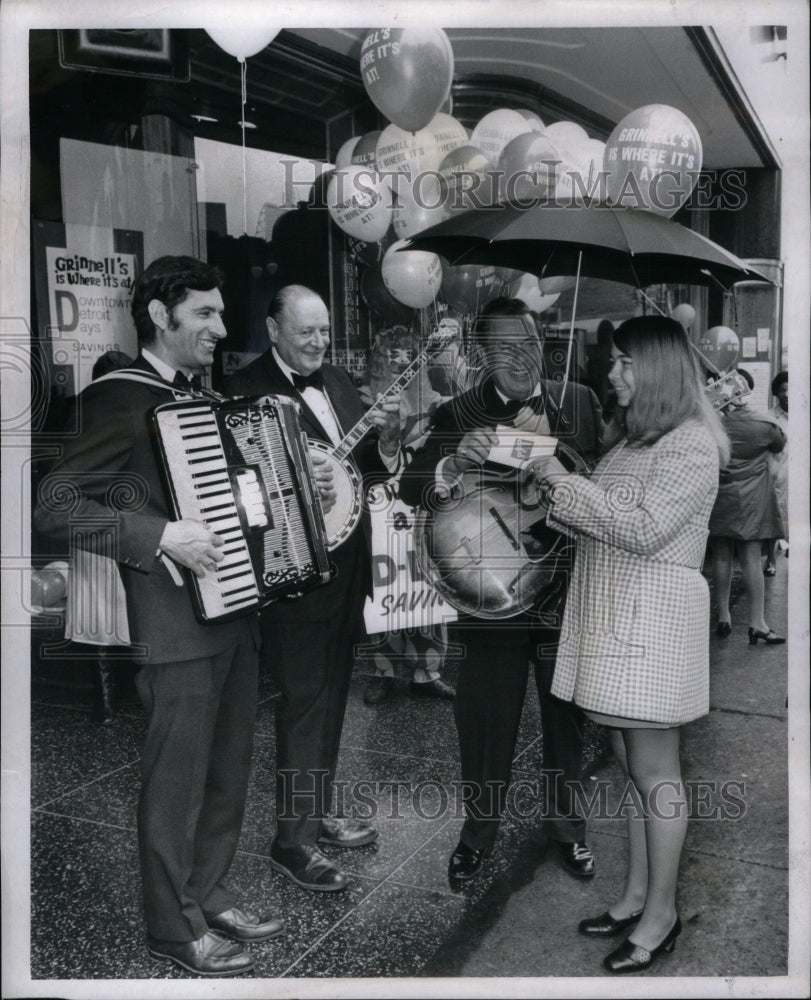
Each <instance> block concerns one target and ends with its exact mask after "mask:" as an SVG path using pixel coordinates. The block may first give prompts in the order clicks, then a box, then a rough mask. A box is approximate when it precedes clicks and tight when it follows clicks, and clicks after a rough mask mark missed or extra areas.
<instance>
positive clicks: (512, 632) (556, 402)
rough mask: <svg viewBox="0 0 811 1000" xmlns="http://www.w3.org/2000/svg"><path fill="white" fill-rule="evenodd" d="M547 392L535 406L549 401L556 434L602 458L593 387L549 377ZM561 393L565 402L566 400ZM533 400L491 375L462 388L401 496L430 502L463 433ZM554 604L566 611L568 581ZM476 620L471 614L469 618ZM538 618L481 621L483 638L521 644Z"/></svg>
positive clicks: (441, 411)
mask: <svg viewBox="0 0 811 1000" xmlns="http://www.w3.org/2000/svg"><path fill="white" fill-rule="evenodd" d="M541 390H542V392H541V396H539V397H536V398H535V399H534V400H533V401H532V406H533V409H535V410H536V412H541V411H542V409H543V401H544V400H545V401H546V414H547V419H548V421H549V428H550V433H551V434H553V435H554V436H556V437H557V438H559V439H560V440H561V441H562V442H564V443H565V444H567V445H568V446H570V447H571V448H572V449H573V450H574V451H575V452H576V453H577V455H578V456H579V457H580V458H581V459H583V460H584V461H585V462H588V463H591V462H594V461H596V459H597V457H598V455H599V452H600V443H601V439H602V433H603V423H602V418H601V410H600V404H599V401H598V400H597V397H596V396H595V395H594V393H593V392H592V391H591V389H589V388H588V387H587V386H584V385H579V384H577V383H571V382H570V383H569V384H568V386H567V388H566V391H565V394H564V393H563V386H562V383H560V382H552V381H543V382H542V384H541ZM561 397H562V398H563V402H562V404H561ZM526 405H527V403H525V402H520V403H519V402H517V401H516V402H515V403H513V404H506V405H505V404H504V403H503V402H502V401H501V399H500V397H499V396H498V395H497V394H496V391H495V387H494V385H493V383H492V381H491V380H489V379H486V380H485V381H484V382H482V383H481V385H478V386H475V387H474V388H473V389H470V390H468V391H467V392H465V393H462V395H460V396H456V397H455V398H453V399H451V400H449V401H448V402H447V403H443V404H442V405H441V406H440V407H438V408H437V410H436V412H435V414H434V418H433V421H432V425H431V431H430V433H429V436H428V438H427V440H426V441H425V443H424V444H423V446H422V447H421V448H420V449H419V450H418V451H417V452H416V453H415V454H414V458H413V460H412V462H411V463H410V464H409V465H408V466H407V468H406V470H405V472H404V473H403V475H402V476H401V477H400V499H401V500H403V501H404V502H405V503H407V504H409V505H411V506H414V507H416V506H421V505H423V506H424V505H426V504H430V502H431V498H432V495H433V487H434V484H435V472H436V467H437V465H438V464H439V462H440V461H441V460H442V459H443V458H445V457H446V456H448V455H450V454H452V453H453V452H455V451H456V447H457V445H458V444H459V441H460V440H461V439H462V437H463V436H464V435H465V434H466V433H467V432H468V431H471V430H474V429H476V428H480V427H489V428H494V427H496V426H498V425H499V424H504V423H509V421H510V420H511V419H512V417H514V416H515V414H516V413H517V412H518V411H519V410H520V409H521V408H522V407H524V406H526ZM555 595H556V596H555V599H554V601H553V602H552V603H549V602H548V601H547V603H546V605H545V606H544V608H543V610H544V613H545V614H554V613H556V614H558V616H560V615H561V614H562V611H563V601H564V599H565V581H564V580H563V579H562V578H561V581H560V586H559V587H558V588H557V589H556V591H555ZM462 621H465V622H470V621H471V619H469V618H463V619H462ZM537 624H538V620H537V617H536V616H535V615H533V614H532V613H525V614H522V615H518V616H516V617H513V618H510V619H503V620H501V621H500V622H496V623H492V622H490V624H488V625H487V626H486V627H484V626H477V630H478V632H479V634H480V637H481V639H482V641H488V642H496V641H498V642H500V643H509V644H513V643H516V644H517V643H521V642H524V641H526V630H525V626H526V627H535V626H536V625H537Z"/></svg>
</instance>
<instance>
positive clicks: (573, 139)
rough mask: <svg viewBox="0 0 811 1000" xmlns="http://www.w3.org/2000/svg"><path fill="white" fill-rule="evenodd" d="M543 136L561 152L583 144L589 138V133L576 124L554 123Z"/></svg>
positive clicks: (544, 131) (547, 127)
mask: <svg viewBox="0 0 811 1000" xmlns="http://www.w3.org/2000/svg"><path fill="white" fill-rule="evenodd" d="M543 134H544V135H545V136H546V138H547V139H548V140H549V141H550V142H554V143H555V145H556V146H557V147H558V149H561V150H563V149H566V148H567V147H568V146H576V145H578V144H579V143H583V142H585V141H586V140H587V139H588V137H589V134H588V132H587V131H586V130H585V129H584V128H583V127H582V126H581V125H577V124H575V122H553V123H552V124H551V125H547V126H546V128H545V129H544V130H543Z"/></svg>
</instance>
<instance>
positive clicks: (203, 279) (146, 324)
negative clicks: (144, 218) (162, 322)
mask: <svg viewBox="0 0 811 1000" xmlns="http://www.w3.org/2000/svg"><path fill="white" fill-rule="evenodd" d="M222 286H223V274H222V271H220V269H219V268H218V267H213V266H212V265H211V264H207V263H206V262H205V261H202V260H198V259H197V258H196V257H183V256H178V257H173V256H165V257H158V258H157V259H156V260H153V261H152V263H151V264H150V265H149V267H148V268H147V269H146V270H145V271H144V273H143V274H142V275H141V277H140V278H139V279H138V283H137V284H136V286H135V292H134V293H133V296H132V306H131V312H132V318H133V321H134V322H135V329H136V331H137V333H138V343H139V345H140V346H141V347H148V346H149V345H150V344H152V343H154V341H155V324H154V323H153V322H152V317H151V316H150V315H149V303H150V302H151V301H152V300H153V299H157V300H158V301H159V302H162V303H163V304H164V305H165V306H166V309H167V311H168V312H169V313H171V312H172V310H173V309H174V308H175V306H177V305H180V303H181V302H183V301H184V300H185V299H186V297H187V296H188V294H189V292H190V291H195V292H210V291H211V290H212V289H213V288H219V289H221V288H222Z"/></svg>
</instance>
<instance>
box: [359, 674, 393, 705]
mask: <svg viewBox="0 0 811 1000" xmlns="http://www.w3.org/2000/svg"><path fill="white" fill-rule="evenodd" d="M393 688H394V678H393V677H389V676H388V675H386V674H380V675H379V676H375V677H372V679H371V680H370V681H369V683H368V684H367V685H366V690H365V691H364V692H363V701H364V704H366V705H379V704H380V703H381V702H384V701H386V699H387V698H388V697H389V696H390V695H391V692H392V690H393Z"/></svg>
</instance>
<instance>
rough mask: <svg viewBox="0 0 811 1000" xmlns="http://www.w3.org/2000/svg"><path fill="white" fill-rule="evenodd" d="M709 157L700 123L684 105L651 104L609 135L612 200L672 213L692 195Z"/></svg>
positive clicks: (607, 156) (607, 157)
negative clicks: (691, 117) (679, 108)
mask: <svg viewBox="0 0 811 1000" xmlns="http://www.w3.org/2000/svg"><path fill="white" fill-rule="evenodd" d="M702 162H703V152H702V148H701V138H700V136H699V134H698V130H697V129H696V127H695V125H694V124H693V123H692V122H691V121H690V119H689V118H688V117H687V115H685V114H683V113H682V112H681V111H679V110H678V108H672V107H670V106H669V105H667V104H646V105H645V106H644V107H641V108H637V109H636V110H635V111H632V112H630V114H627V115H626V116H625V117H624V118H623V119H622V121H620V122H619V123H618V124H617V127H616V128H615V129H614V131H613V132H612V133H611V135H610V136H609V137H608V141H607V142H606V145H605V158H604V161H603V163H604V168H605V170H607V171H608V200H609V202H610V203H611V204H614V205H622V206H625V207H626V208H644V209H647V210H648V211H649V212H654V213H655V214H656V215H663V216H665V217H666V218H670V216H671V215H674V214H675V213H676V212H677V211H678V210H679V209H680V208H681V206H682V205H683V204H684V203H685V202H686V201H687V199H688V198H689V197H690V193H691V192H692V190H693V188H694V187H695V184H696V181H697V179H698V174H699V171H700V170H701V165H702Z"/></svg>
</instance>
